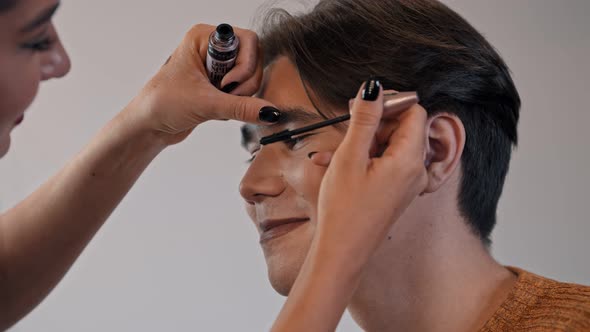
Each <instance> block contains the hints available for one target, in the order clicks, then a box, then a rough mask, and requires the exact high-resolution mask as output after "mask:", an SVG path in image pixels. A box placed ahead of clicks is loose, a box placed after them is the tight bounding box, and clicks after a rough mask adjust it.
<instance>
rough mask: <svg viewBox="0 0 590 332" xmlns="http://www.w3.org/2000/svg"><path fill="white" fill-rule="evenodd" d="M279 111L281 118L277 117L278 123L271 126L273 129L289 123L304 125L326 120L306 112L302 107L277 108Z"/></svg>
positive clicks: (318, 115)
mask: <svg viewBox="0 0 590 332" xmlns="http://www.w3.org/2000/svg"><path fill="white" fill-rule="evenodd" d="M279 111H281V116H280V117H279V121H278V122H277V123H275V124H273V127H274V126H284V125H287V124H290V123H302V124H304V123H305V124H306V123H310V122H319V121H324V120H326V118H324V117H323V116H322V115H320V114H319V113H312V112H310V111H306V110H305V109H304V108H303V107H281V108H279Z"/></svg>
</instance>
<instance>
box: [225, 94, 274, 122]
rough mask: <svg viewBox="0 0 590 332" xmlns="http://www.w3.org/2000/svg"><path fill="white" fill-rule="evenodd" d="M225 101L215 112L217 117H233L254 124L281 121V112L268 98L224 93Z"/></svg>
mask: <svg viewBox="0 0 590 332" xmlns="http://www.w3.org/2000/svg"><path fill="white" fill-rule="evenodd" d="M221 98H223V99H224V102H223V103H219V104H218V105H217V108H218V109H216V110H214V113H215V114H216V116H217V119H232V120H238V121H242V122H248V123H253V124H261V125H268V124H270V123H276V122H278V121H279V118H280V115H281V112H280V111H279V110H278V109H277V108H276V107H274V106H273V105H272V104H271V103H269V102H268V101H266V100H263V99H260V98H255V97H243V96H235V95H230V94H224V95H223V97H221Z"/></svg>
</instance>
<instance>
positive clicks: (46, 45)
mask: <svg viewBox="0 0 590 332" xmlns="http://www.w3.org/2000/svg"><path fill="white" fill-rule="evenodd" d="M52 46H53V40H52V39H51V38H49V37H47V38H43V39H41V40H38V41H34V42H32V43H27V44H24V45H23V48H26V49H30V50H32V51H34V52H45V51H47V50H49V49H51V47H52Z"/></svg>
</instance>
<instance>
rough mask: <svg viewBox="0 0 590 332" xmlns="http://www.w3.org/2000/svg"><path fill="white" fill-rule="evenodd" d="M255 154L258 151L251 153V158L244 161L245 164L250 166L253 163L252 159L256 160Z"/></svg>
mask: <svg viewBox="0 0 590 332" xmlns="http://www.w3.org/2000/svg"><path fill="white" fill-rule="evenodd" d="M256 152H258V150H255V151H252V153H251V154H252V157H250V158H249V159H248V160H246V164H251V163H252V162H253V161H254V159H255V158H256Z"/></svg>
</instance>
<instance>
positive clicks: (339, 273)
mask: <svg viewBox="0 0 590 332" xmlns="http://www.w3.org/2000/svg"><path fill="white" fill-rule="evenodd" d="M317 242H318V241H315V240H314V243H313V245H312V248H311V249H310V252H309V254H308V257H307V259H306V260H305V263H304V264H303V266H302V269H301V272H300V274H299V276H298V277H297V280H296V281H295V284H294V285H293V288H292V289H291V292H290V293H289V297H288V298H287V301H286V302H285V304H284V306H283V309H282V310H281V312H280V313H279V317H278V318H277V320H276V321H275V324H274V325H273V328H272V331H273V332H291V331H293V332H294V331H310V332H320V331H321V332H324V331H334V330H336V327H337V326H338V323H339V322H340V319H341V318H342V314H343V313H344V310H346V307H347V306H348V303H349V302H350V299H351V297H352V295H353V293H354V291H355V289H356V287H357V285H358V282H359V280H360V276H361V272H362V266H363V265H364V264H362V263H359V262H358V261H356V262H355V260H354V259H353V257H344V256H343V255H340V254H336V255H334V253H333V252H332V251H331V249H332V248H330V245H329V244H326V246H323V245H320V244H317ZM324 248H325V249H326V250H324ZM350 259H352V260H350Z"/></svg>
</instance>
